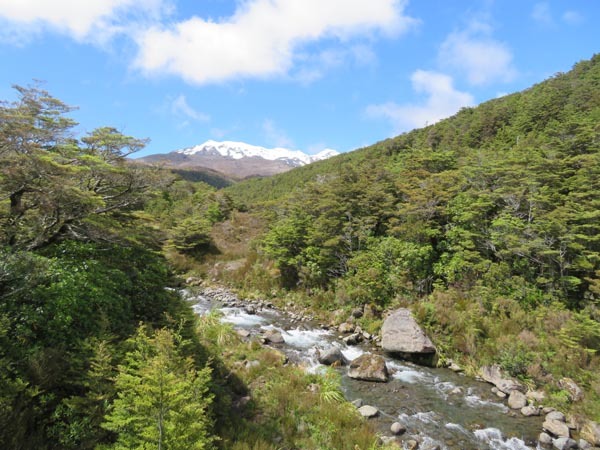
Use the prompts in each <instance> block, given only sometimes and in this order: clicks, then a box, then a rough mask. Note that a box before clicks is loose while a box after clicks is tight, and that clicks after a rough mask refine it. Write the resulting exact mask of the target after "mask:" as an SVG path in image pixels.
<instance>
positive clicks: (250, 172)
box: [136, 140, 339, 180]
mask: <svg viewBox="0 0 600 450" xmlns="http://www.w3.org/2000/svg"><path fill="white" fill-rule="evenodd" d="M337 155H339V152H337V151H336V150H333V149H324V150H322V151H321V152H319V153H317V154H315V155H308V154H306V153H304V152H302V151H300V150H290V149H286V148H282V147H276V148H266V147H261V146H257V145H252V144H247V143H245V142H236V141H221V142H219V141H214V140H208V141H206V142H204V143H202V144H199V145H195V146H193V147H187V148H183V149H180V150H175V151H172V152H170V153H164V154H154V155H148V156H145V157H142V158H139V159H137V160H136V161H137V162H140V163H143V164H161V165H163V166H165V167H167V168H171V169H187V170H189V169H198V168H203V169H209V170H213V171H216V172H219V173H221V174H223V175H225V176H226V177H230V178H233V179H237V180H241V179H245V178H251V177H264V176H271V175H275V174H279V173H283V172H287V171H288V170H290V169H293V168H296V167H302V166H305V165H308V164H311V163H313V162H316V161H322V160H325V159H328V158H331V157H334V156H337Z"/></svg>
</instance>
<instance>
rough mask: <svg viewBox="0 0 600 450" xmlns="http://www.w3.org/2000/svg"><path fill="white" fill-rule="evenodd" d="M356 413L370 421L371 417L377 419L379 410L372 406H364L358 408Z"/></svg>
mask: <svg viewBox="0 0 600 450" xmlns="http://www.w3.org/2000/svg"><path fill="white" fill-rule="evenodd" d="M358 412H359V413H360V415H361V416H363V417H366V418H367V419H370V418H372V417H377V416H378V415H379V410H378V409H377V408H375V407H374V406H369V405H364V406H361V407H360V408H358Z"/></svg>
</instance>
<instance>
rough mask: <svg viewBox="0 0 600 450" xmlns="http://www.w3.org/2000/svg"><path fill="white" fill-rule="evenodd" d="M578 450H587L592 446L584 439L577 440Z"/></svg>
mask: <svg viewBox="0 0 600 450" xmlns="http://www.w3.org/2000/svg"><path fill="white" fill-rule="evenodd" d="M579 448H580V449H581V450H588V449H590V448H592V444H590V443H589V442H588V441H586V440H585V439H579Z"/></svg>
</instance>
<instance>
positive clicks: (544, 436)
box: [538, 432, 552, 445]
mask: <svg viewBox="0 0 600 450" xmlns="http://www.w3.org/2000/svg"><path fill="white" fill-rule="evenodd" d="M538 441H540V444H542V445H552V436H550V435H549V434H548V433H545V432H541V433H540V435H539V436H538Z"/></svg>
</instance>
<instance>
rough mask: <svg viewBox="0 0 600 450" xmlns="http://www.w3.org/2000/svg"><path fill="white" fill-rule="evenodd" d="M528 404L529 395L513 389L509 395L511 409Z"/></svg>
mask: <svg viewBox="0 0 600 450" xmlns="http://www.w3.org/2000/svg"><path fill="white" fill-rule="evenodd" d="M525 406H527V397H525V394H523V393H522V392H519V391H511V393H510V395H509V396H508V407H509V408H511V409H521V408H524V407H525Z"/></svg>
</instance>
